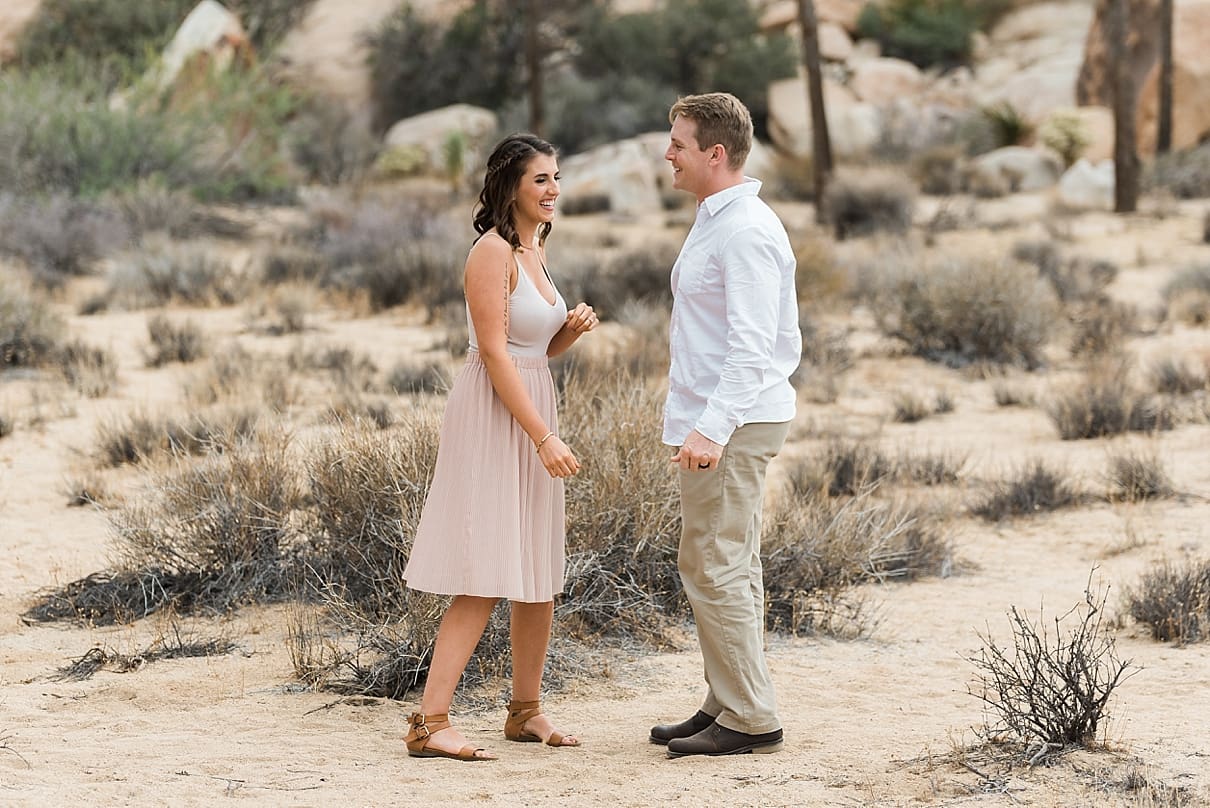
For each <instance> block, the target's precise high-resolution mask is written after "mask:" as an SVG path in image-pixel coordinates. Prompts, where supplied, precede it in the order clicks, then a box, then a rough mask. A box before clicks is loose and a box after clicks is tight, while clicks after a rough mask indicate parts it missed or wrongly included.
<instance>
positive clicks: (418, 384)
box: [386, 362, 450, 393]
mask: <svg viewBox="0 0 1210 808" xmlns="http://www.w3.org/2000/svg"><path fill="white" fill-rule="evenodd" d="M386 384H387V389H388V390H391V391H392V392H395V393H438V392H441V391H442V390H446V389H448V388H449V386H450V382H449V380H448V379H447V378H446V371H445V366H444V365H443V364H442V363H441V362H424V363H417V362H401V363H400V364H398V365H396V366H395V367H393V368H391V370H390V372H389V373H387V381H386Z"/></svg>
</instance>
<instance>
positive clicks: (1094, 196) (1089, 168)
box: [1057, 159, 1114, 210]
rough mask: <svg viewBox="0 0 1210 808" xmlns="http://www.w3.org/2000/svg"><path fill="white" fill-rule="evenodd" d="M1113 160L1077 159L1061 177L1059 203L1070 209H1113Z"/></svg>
mask: <svg viewBox="0 0 1210 808" xmlns="http://www.w3.org/2000/svg"><path fill="white" fill-rule="evenodd" d="M1113 185H1114V174H1113V161H1112V160H1102V161H1100V162H1099V163H1095V164H1094V163H1091V162H1089V161H1088V160H1084V159H1080V160H1077V161H1076V163H1075V165H1073V166H1072V167H1071V168H1069V169H1067V171H1066V172H1064V174H1063V176H1062V177H1061V178H1060V179H1059V188H1058V192H1057V193H1058V200H1059V203H1060V204H1061V205H1062V206H1063V207H1065V208H1068V209H1070V210H1112V209H1113Z"/></svg>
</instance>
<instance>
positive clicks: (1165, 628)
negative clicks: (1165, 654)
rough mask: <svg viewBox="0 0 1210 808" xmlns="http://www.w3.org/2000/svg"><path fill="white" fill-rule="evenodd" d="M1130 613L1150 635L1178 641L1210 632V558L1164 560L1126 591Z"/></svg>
mask: <svg viewBox="0 0 1210 808" xmlns="http://www.w3.org/2000/svg"><path fill="white" fill-rule="evenodd" d="M1126 608H1127V610H1128V611H1129V613H1130V616H1131V617H1132V618H1134V619H1135V620H1137V621H1138V622H1140V623H1142V624H1144V625H1145V626H1147V627H1148V628H1149V629H1150V631H1151V636H1152V638H1154V639H1156V640H1161V641H1163V642H1175V643H1178V644H1181V645H1184V644H1185V643H1191V642H1200V641H1201V640H1204V639H1206V638H1207V637H1208V636H1210V561H1200V562H1196V561H1188V562H1186V563H1184V564H1173V563H1171V562H1167V561H1165V562H1163V563H1161V564H1158V565H1155V566H1153V567H1152V568H1151V569H1150V570H1149V571H1148V572H1146V573H1144V574H1143V577H1142V579H1141V580H1140V581H1139V583H1138V584H1137V585H1136V586H1135V587H1134V588H1133V589H1131V590H1129V591H1128V592H1127V593H1126Z"/></svg>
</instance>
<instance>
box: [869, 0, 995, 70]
mask: <svg viewBox="0 0 1210 808" xmlns="http://www.w3.org/2000/svg"><path fill="white" fill-rule="evenodd" d="M1007 7H1008V4H1007V3H1005V2H1002V1H1001V0H974V1H973V2H968V1H967V0H891V2H889V3H886V4H885V5H878V4H875V3H869V4H868V5H866V6H865V8H863V9H862V11H861V15H860V17H858V20H857V33H858V35H859V36H862V37H868V38H870V39H875V40H877V41H878V42H879V44H880V45H881V46H882V53H883V55H885V56H894V57H897V58H900V59H906V60H908V61H909V62H912V63H913V64H915V65H917V66H918V67H922V68H923V67H933V66H939V67H954V66H957V65H962V64H967V63H968V62H969V61H970V59H971V35H972V34H974V33H975V31H977V30H979V29H980V28H983V27H985V26H987V25H988V24H989V23H990V22H992V21H993V20H994V19H995V18H996V17H997V16H998V15H999V14H1001V13H1002V12H1003V11H1004V10H1006V9H1007Z"/></svg>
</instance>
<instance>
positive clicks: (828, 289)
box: [794, 233, 849, 308]
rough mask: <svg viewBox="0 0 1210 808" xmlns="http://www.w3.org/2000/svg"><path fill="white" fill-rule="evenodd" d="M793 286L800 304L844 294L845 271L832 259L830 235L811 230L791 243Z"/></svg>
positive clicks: (816, 304)
mask: <svg viewBox="0 0 1210 808" xmlns="http://www.w3.org/2000/svg"><path fill="white" fill-rule="evenodd" d="M794 260H795V269H794V290H795V291H796V292H797V293H798V300H799V302H800V304H801V305H802V307H803V308H806V307H810V306H818V305H820V303H822V302H824V301H828V300H832V299H835V298H837V297H840V296H842V295H845V294H847V293H848V291H849V277H848V273H846V272H845V271H844V268H843V267H842V266H841V265H840V263H839V262H838V261H837V260H836V251H835V250H834V249H833V247H832V241H831V239H829V238H827V237H826V236H824V235H822V234H816V233H812V234H810V235H808V236H806V237H805V238H803V239H802V240H800V241H796V242H795V243H794Z"/></svg>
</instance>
